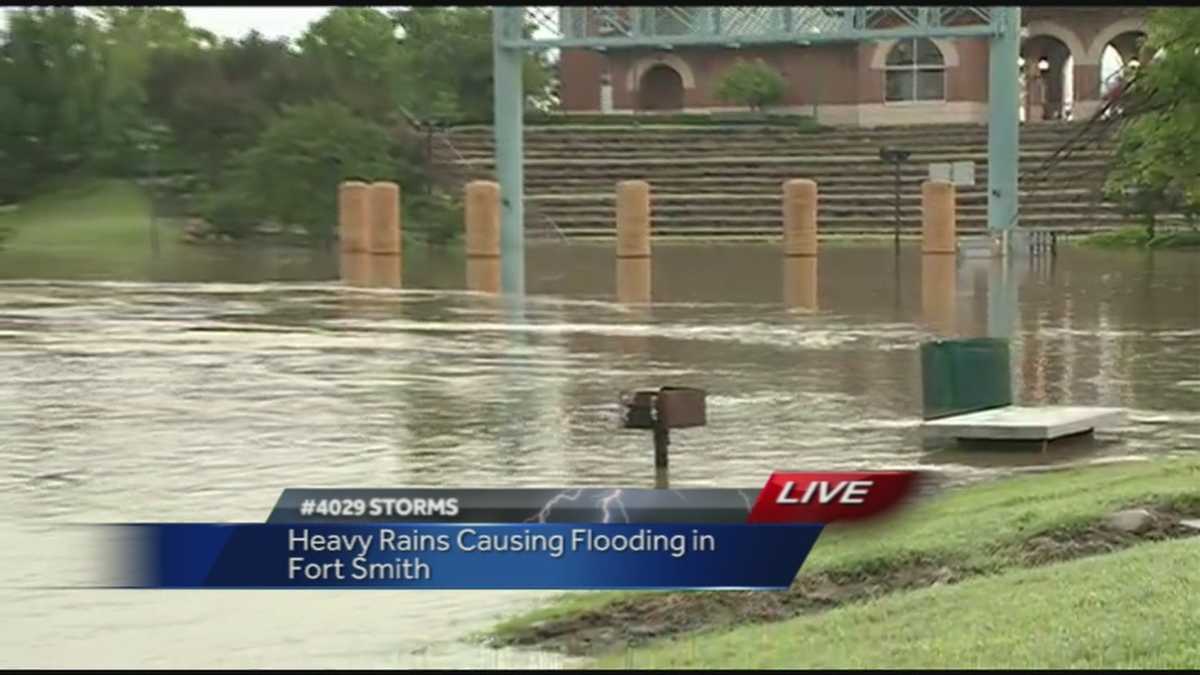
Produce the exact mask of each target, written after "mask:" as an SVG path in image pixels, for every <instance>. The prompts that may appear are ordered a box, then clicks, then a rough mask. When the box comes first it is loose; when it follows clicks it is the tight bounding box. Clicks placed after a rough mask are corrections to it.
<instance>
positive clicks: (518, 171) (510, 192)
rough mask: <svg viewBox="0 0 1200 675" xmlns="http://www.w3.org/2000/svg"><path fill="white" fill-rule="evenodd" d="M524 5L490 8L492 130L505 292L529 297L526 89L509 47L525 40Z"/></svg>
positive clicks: (515, 52) (516, 54)
mask: <svg viewBox="0 0 1200 675" xmlns="http://www.w3.org/2000/svg"><path fill="white" fill-rule="evenodd" d="M524 15H525V7H524V6H516V7H504V6H495V7H492V63H493V70H492V76H493V87H494V90H493V94H494V95H493V100H494V105H493V114H494V121H493V128H494V132H495V136H496V164H495V166H496V180H497V181H499V183H500V265H501V283H502V286H503V289H504V292H506V293H516V294H521V293H524V292H525V212H524V211H525V209H524V199H525V194H524V192H525V186H524V182H525V178H524V173H523V168H522V161H523V158H522V154H523V152H522V147H521V145H522V142H523V139H522V136H523V129H522V118H523V113H524V101H525V95H524V87H523V84H522V81H521V61H522V51H521V49H520V48H514V47H509V46H506V42H507V40H508V39H510V38H512V39H516V38H520V37H521V33H522V30H523V28H524V26H523V25H522V23H523V19H524Z"/></svg>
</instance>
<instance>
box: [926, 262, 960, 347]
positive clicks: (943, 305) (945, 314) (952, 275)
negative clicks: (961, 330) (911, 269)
mask: <svg viewBox="0 0 1200 675" xmlns="http://www.w3.org/2000/svg"><path fill="white" fill-rule="evenodd" d="M957 284H958V261H957V259H956V257H955V256H950V255H941V254H936V253H928V254H925V255H922V256H921V318H922V320H923V321H924V323H925V325H926V326H928V327H929V328H930V329H931V330H933V331H934V332H935V333H937V334H938V335H939V336H941V337H954V336H955V335H956V333H957V319H958V317H957V311H956V310H957V304H958V285H957Z"/></svg>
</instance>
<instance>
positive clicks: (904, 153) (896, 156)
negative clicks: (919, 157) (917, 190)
mask: <svg viewBox="0 0 1200 675" xmlns="http://www.w3.org/2000/svg"><path fill="white" fill-rule="evenodd" d="M911 154H912V151H911V150H901V149H899V148H887V147H884V148H880V149H879V159H881V160H883V161H885V162H891V163H892V166H893V167H894V169H895V173H894V175H895V183H894V186H893V187H894V191H895V193H894V195H893V196H894V198H895V206H896V222H895V227H894V233H893V235H894V237H893V238H894V243H895V249H896V255H900V163H901V162H903V161H905V160H907V159H908V158H909V156H910V155H911Z"/></svg>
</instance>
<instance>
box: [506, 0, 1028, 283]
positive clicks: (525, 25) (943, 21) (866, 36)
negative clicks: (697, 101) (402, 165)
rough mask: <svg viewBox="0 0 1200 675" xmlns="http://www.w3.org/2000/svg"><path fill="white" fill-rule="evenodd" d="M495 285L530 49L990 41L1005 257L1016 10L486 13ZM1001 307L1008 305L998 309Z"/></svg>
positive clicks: (995, 180) (511, 219)
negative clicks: (496, 214)
mask: <svg viewBox="0 0 1200 675" xmlns="http://www.w3.org/2000/svg"><path fill="white" fill-rule="evenodd" d="M492 30H493V52H494V54H493V56H494V66H493V67H494V73H493V78H494V85H493V86H494V87H495V92H494V93H495V103H494V105H495V109H494V114H495V120H494V130H495V168H496V178H497V181H498V182H499V184H500V199H501V237H500V247H501V270H502V272H501V275H502V276H501V279H502V290H503V291H504V292H505V293H516V294H522V295H523V294H524V288H525V281H524V279H525V232H524V208H523V199H524V185H523V183H524V176H523V170H522V163H523V149H522V145H523V128H522V124H523V121H522V116H523V111H524V95H523V88H522V82H521V64H522V61H523V57H524V55H525V53H526V52H528V51H538V50H549V49H562V48H584V49H594V50H598V51H609V50H613V51H615V50H621V49H630V48H643V49H645V48H652V49H662V50H670V49H673V48H675V47H685V46H709V47H725V48H730V49H736V48H738V47H741V46H752V45H753V46H765V45H797V46H808V45H816V44H828V43H838V42H841V43H846V42H864V41H882V40H896V39H903V38H955V37H976V38H987V39H988V40H989V44H990V47H989V63H990V66H989V73H988V100H989V117H988V231H989V233H991V234H992V235H993V236H996V237H998V238H1000V240H1001V241H1002V242H1003V246H1004V250H1005V251H1006V252H1007V250H1008V248H1009V246H1010V244H1009V239H1010V237H1009V234H1011V233H1012V231H1013V230H1014V228H1015V227H1016V225H1017V172H1018V142H1019V138H1018V135H1019V129H1020V118H1019V114H1020V113H1019V105H1020V104H1019V101H1020V91H1019V84H1018V71H1019V66H1018V61H1019V57H1020V42H1021V36H1020V30H1021V10H1020V8H1019V7H954V6H943V7H907V6H900V7H871V6H863V7H812V6H806V7H777V6H771V7H750V6H739V7H695V6H676V7H630V6H614V7H591V6H584V7H524V6H509V7H501V6H495V7H493V10H492ZM1005 304H1007V303H1005Z"/></svg>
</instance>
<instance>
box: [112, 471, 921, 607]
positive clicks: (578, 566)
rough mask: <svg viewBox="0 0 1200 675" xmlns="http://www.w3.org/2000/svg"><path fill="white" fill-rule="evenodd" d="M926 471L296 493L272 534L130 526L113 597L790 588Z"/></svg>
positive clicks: (281, 506) (201, 526) (261, 529)
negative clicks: (757, 482) (706, 483)
mask: <svg viewBox="0 0 1200 675" xmlns="http://www.w3.org/2000/svg"><path fill="white" fill-rule="evenodd" d="M917 479H918V475H917V474H916V473H915V472H901V471H894V472H854V473H788V472H777V473H775V474H773V475H772V476H771V477H770V479H769V480H768V481H767V483H766V485H765V487H763V488H761V489H715V488H705V489H676V490H658V489H654V490H651V489H624V488H611V489H606V488H571V489H390V490H367V489H346V490H333V489H302V488H296V489H287V490H284V491H283V494H282V495H281V496H280V498H279V500H278V502H277V504H276V505H275V508H274V509H273V510H272V511H271V514H270V516H269V517H268V518H267V522H266V523H237V524H224V523H147V524H129V525H113V526H108V527H116V528H122V529H123V532H122V534H125V535H128V536H124V537H123V538H122V541H123V544H122V546H121V550H120V551H119V553H120V561H121V562H120V568H121V569H120V570H119V571H120V574H119V581H117V582H115V583H113V584H111V585H108V586H107V587H110V588H242V589H254V588H259V589H262V588H288V589H295V588H311V589H318V588H375V589H384V588H387V589H564V590H567V589H621V588H624V589H782V588H787V587H788V586H789V585H790V584H791V582H792V580H793V579H794V578H795V576H796V573H797V572H798V571H799V569H800V567H801V566H802V565H803V564H804V561H805V559H806V558H807V557H808V555H809V552H810V551H811V550H812V548H813V546H814V545H815V544H816V542H817V539H818V537H819V536H820V534H821V531H822V529H823V528H824V527H825V526H826V525H827V524H829V523H833V522H838V521H855V520H861V519H864V518H868V517H872V516H877V515H879V514H881V513H884V512H886V511H888V510H891V509H893V508H895V507H896V506H898V505H899V504H900V503H901V502H902V501H903V500H904V498H905V497H906V496H907V495H909V494H911V493H912V491H913V489H914V488H915V487H916V483H917Z"/></svg>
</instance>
